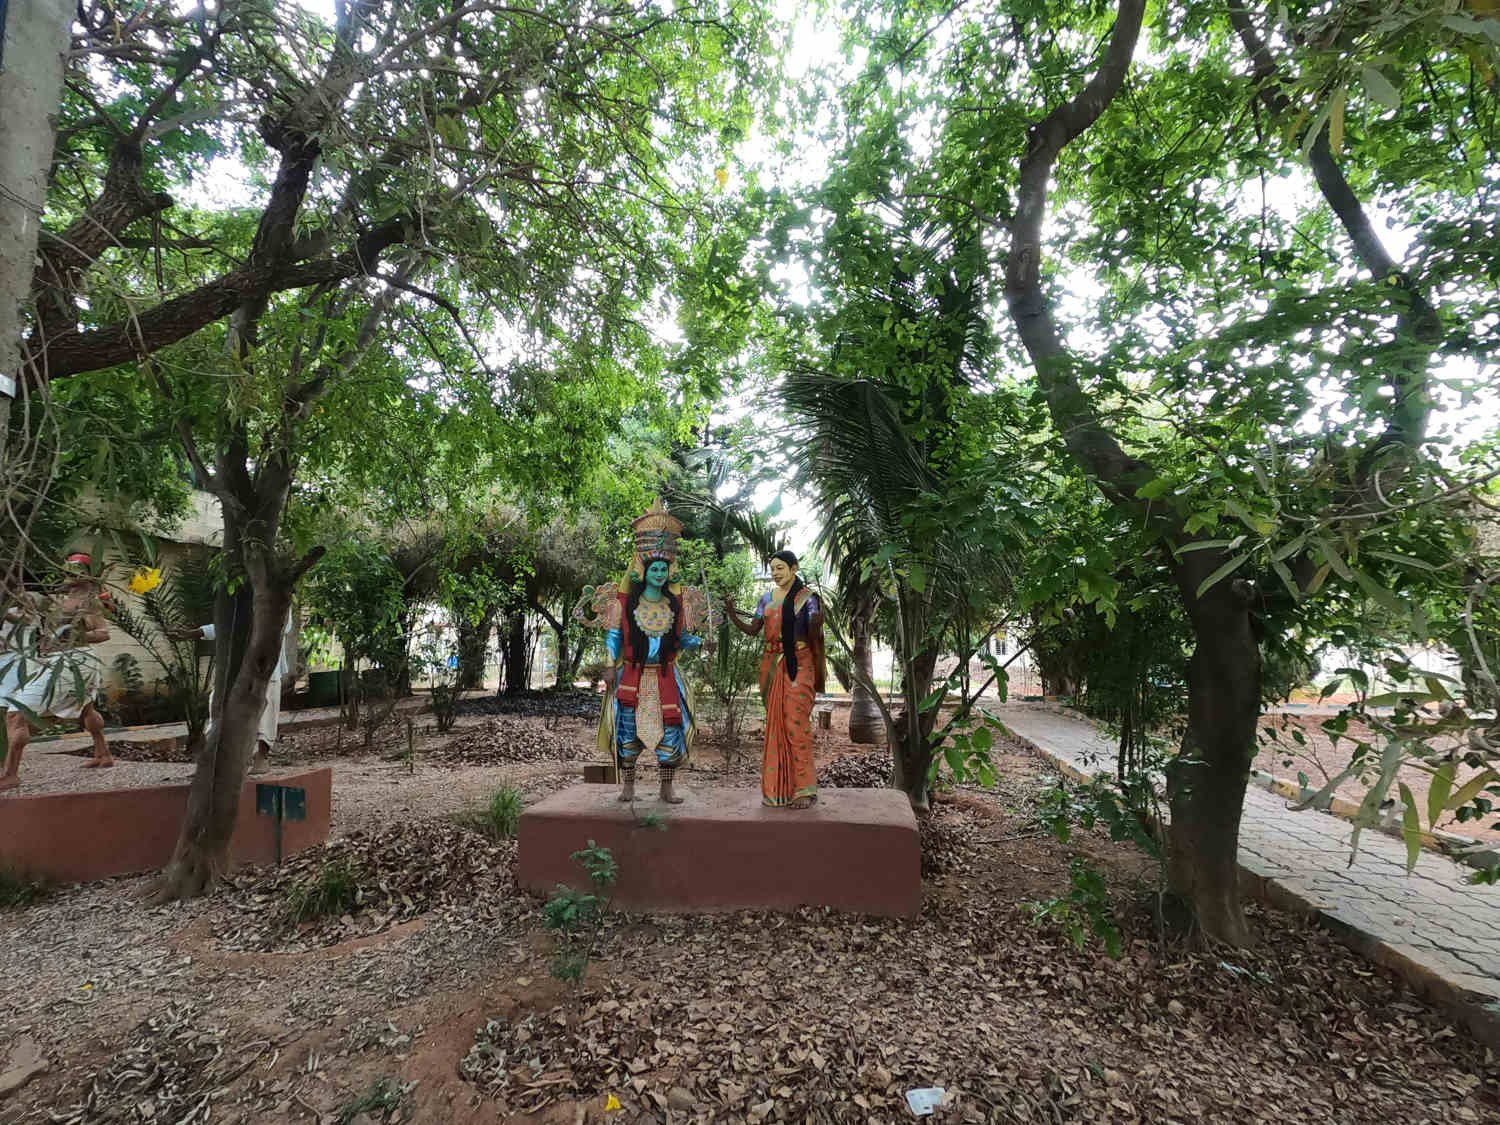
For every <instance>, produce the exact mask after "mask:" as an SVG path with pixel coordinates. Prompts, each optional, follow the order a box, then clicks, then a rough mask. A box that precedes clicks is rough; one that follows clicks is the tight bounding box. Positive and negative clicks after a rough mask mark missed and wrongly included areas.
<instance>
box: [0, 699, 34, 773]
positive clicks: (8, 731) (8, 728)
mask: <svg viewBox="0 0 1500 1125" xmlns="http://www.w3.org/2000/svg"><path fill="white" fill-rule="evenodd" d="M5 736H6V740H7V741H6V751H5V768H4V770H0V792H4V791H5V790H7V789H14V788H16V786H18V785H20V784H21V755H22V753H24V752H25V750H26V744H27V743H28V742H30V741H31V727H29V726H27V724H26V716H24V715H22V714H21V713H20V712H19V711H6V712H5Z"/></svg>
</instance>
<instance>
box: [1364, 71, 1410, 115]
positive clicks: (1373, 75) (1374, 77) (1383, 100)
mask: <svg viewBox="0 0 1500 1125" xmlns="http://www.w3.org/2000/svg"><path fill="white" fill-rule="evenodd" d="M1359 81H1360V84H1361V85H1362V86H1364V88H1365V93H1367V94H1369V95H1370V97H1371V98H1373V99H1374V100H1375V101H1377V102H1379V103H1380V104H1381V105H1383V106H1385V107H1386V108H1387V109H1399V108H1400V107H1401V91H1400V90H1398V89H1396V87H1395V85H1394V84H1393V83H1392V82H1391V80H1390V79H1389V78H1387V77H1386V76H1385V74H1384V73H1383V72H1381V71H1380V70H1378V69H1377V68H1375V67H1373V66H1366V67H1362V68H1361V69H1360V72H1359Z"/></svg>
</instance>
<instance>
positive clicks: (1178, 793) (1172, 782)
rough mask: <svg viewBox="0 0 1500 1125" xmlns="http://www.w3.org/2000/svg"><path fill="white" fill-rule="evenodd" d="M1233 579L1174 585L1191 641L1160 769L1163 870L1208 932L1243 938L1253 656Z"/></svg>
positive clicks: (1254, 710) (1241, 941) (1239, 941)
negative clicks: (1204, 589) (1176, 723)
mask: <svg viewBox="0 0 1500 1125" xmlns="http://www.w3.org/2000/svg"><path fill="white" fill-rule="evenodd" d="M1194 576H1196V568H1194ZM1235 585H1236V584H1233V583H1227V582H1225V583H1221V584H1220V586H1219V587H1215V588H1214V589H1211V590H1210V591H1208V593H1207V594H1206V595H1205V596H1204V598H1202V599H1197V598H1195V597H1191V596H1190V595H1189V591H1187V590H1186V589H1185V590H1184V592H1183V594H1184V598H1185V600H1187V602H1188V604H1189V606H1190V607H1191V608H1190V613H1191V617H1192V622H1193V634H1194V640H1195V642H1196V643H1195V646H1194V649H1193V655H1192V658H1191V659H1190V660H1189V662H1188V724H1187V731H1186V733H1185V734H1184V736H1183V740H1182V749H1181V751H1180V752H1179V753H1178V755H1177V757H1176V758H1175V759H1173V761H1172V762H1171V764H1170V765H1169V766H1168V768H1167V798H1168V802H1169V804H1170V806H1171V810H1172V823H1171V827H1170V830H1169V834H1168V847H1167V879H1168V882H1169V884H1170V885H1171V888H1172V890H1173V891H1174V892H1176V893H1177V894H1178V895H1180V896H1181V897H1182V898H1183V899H1184V900H1185V901H1187V902H1188V903H1190V904H1191V905H1192V908H1193V913H1194V914H1195V915H1196V916H1197V919H1198V924H1199V925H1200V926H1201V927H1202V929H1203V932H1204V933H1205V934H1206V935H1207V936H1208V937H1211V938H1214V939H1216V940H1219V941H1224V942H1228V943H1229V944H1231V945H1248V944H1249V943H1250V940H1251V936H1250V928H1249V925H1248V924H1247V923H1246V921H1245V913H1244V910H1243V909H1242V907H1241V905H1240V896H1239V865H1238V862H1237V859H1236V856H1237V853H1238V846H1239V832H1240V815H1241V812H1242V811H1243V809H1244V805H1245V786H1246V784H1247V782H1248V780H1249V774H1250V763H1251V761H1252V760H1253V759H1254V757H1255V732H1256V725H1257V723H1258V721H1259V718H1260V686H1261V684H1260V681H1261V658H1260V646H1259V644H1258V643H1257V640H1256V637H1255V633H1254V629H1253V627H1252V622H1251V619H1250V605H1249V600H1248V598H1246V597H1244V596H1242V595H1241V594H1240V593H1238V592H1237V591H1236V590H1235V589H1234V586H1235Z"/></svg>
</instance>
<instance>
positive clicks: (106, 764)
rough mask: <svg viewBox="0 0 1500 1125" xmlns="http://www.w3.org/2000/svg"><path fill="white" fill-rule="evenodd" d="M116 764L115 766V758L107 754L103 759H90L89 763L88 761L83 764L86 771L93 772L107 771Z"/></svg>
mask: <svg viewBox="0 0 1500 1125" xmlns="http://www.w3.org/2000/svg"><path fill="white" fill-rule="evenodd" d="M114 764H115V760H114V758H112V757H110V756H109V755H108V754H106V755H104V757H102V758H99V757H94V758H90V759H89V760H88V761H86V762H84V763H83V768H84V769H86V770H93V769H100V770H106V769H109V768H110V767H111V766H112V765H114Z"/></svg>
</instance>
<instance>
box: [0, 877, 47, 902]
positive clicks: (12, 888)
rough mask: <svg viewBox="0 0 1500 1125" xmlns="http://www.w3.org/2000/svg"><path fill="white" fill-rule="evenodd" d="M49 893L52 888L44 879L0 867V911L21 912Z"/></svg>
mask: <svg viewBox="0 0 1500 1125" xmlns="http://www.w3.org/2000/svg"><path fill="white" fill-rule="evenodd" d="M51 893H52V886H51V884H49V883H48V882H47V881H46V880H45V879H40V878H38V877H37V876H35V875H28V874H27V873H26V872H24V871H16V870H14V869H12V868H9V867H0V910H23V909H25V908H26V907H28V906H30V905H31V904H32V903H35V902H40V901H41V900H42V899H44V898H46V897H47V896H48V895H49V894H51Z"/></svg>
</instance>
